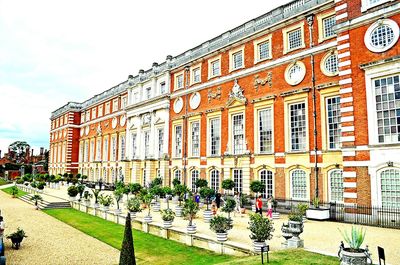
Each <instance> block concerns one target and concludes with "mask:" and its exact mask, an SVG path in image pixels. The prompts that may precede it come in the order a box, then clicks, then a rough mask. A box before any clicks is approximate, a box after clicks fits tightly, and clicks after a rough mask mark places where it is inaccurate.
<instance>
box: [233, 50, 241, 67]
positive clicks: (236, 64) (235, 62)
mask: <svg viewBox="0 0 400 265" xmlns="http://www.w3.org/2000/svg"><path fill="white" fill-rule="evenodd" d="M232 57H233V69H237V68H241V67H242V66H243V53H242V51H239V52H236V53H234V54H233V55H232Z"/></svg>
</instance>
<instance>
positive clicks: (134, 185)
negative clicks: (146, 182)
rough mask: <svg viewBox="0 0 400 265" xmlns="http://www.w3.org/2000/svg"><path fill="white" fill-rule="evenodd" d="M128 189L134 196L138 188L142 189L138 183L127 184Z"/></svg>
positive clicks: (137, 192)
mask: <svg viewBox="0 0 400 265" xmlns="http://www.w3.org/2000/svg"><path fill="white" fill-rule="evenodd" d="M128 187H129V191H130V192H131V193H132V194H133V195H134V196H135V197H136V196H137V195H138V194H139V192H140V190H141V189H142V186H141V185H140V184H139V183H131V184H129V185H128Z"/></svg>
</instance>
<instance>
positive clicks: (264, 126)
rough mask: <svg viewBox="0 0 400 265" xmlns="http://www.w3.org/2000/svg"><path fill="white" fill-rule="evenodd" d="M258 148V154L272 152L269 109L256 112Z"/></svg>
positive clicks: (270, 114)
mask: <svg viewBox="0 0 400 265" xmlns="http://www.w3.org/2000/svg"><path fill="white" fill-rule="evenodd" d="M258 125H259V127H258V129H259V148H260V153H271V152H272V110H271V108H268V109H264V110H260V111H259V112H258Z"/></svg>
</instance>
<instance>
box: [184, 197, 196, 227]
mask: <svg viewBox="0 0 400 265" xmlns="http://www.w3.org/2000/svg"><path fill="white" fill-rule="evenodd" d="M198 211H199V205H198V204H197V203H195V202H194V200H193V199H189V200H187V201H186V202H185V205H184V206H183V216H185V217H186V218H187V219H188V220H189V226H192V225H193V218H194V217H195V216H196V214H197V212H198Z"/></svg>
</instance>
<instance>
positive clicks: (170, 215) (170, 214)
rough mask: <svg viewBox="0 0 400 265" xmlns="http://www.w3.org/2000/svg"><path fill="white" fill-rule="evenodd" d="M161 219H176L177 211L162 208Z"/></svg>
mask: <svg viewBox="0 0 400 265" xmlns="http://www.w3.org/2000/svg"><path fill="white" fill-rule="evenodd" d="M161 219H163V220H164V221H174V219H175V213H174V211H172V210H171V209H165V210H161Z"/></svg>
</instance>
